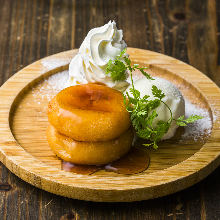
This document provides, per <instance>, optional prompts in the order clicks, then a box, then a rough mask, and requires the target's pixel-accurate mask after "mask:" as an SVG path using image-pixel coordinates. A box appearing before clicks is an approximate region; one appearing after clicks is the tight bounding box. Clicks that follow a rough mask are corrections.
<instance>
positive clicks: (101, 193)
mask: <svg viewBox="0 0 220 220" xmlns="http://www.w3.org/2000/svg"><path fill="white" fill-rule="evenodd" d="M76 53H77V50H71V51H67V52H62V53H59V54H55V55H53V56H49V57H46V58H44V59H42V60H39V61H37V62H35V63H33V64H31V65H29V66H27V67H25V68H24V69H22V70H21V71H19V72H18V73H16V74H15V75H14V76H13V77H11V78H10V79H9V80H8V81H7V82H6V83H5V84H4V85H3V86H2V87H1V88H0V102H1V105H0V160H1V161H2V162H3V163H4V164H5V165H6V167H7V168H8V169H9V170H10V171H11V172H13V173H14V174H16V175H17V176H18V177H20V178H21V179H23V180H25V181H26V182H28V183H30V184H32V185H34V186H36V187H39V188H41V189H44V190H46V191H49V192H52V193H55V194H58V195H62V196H66V197H70V198H75V199H80V200H90V201H100V202H125V201H138V200H146V199H151V198H156V197H160V196H164V195H168V194H170V193H174V192H177V191H179V190H182V189H184V188H187V187H189V186H191V185H193V184H195V183H197V182H198V181H200V180H201V179H203V178H204V177H206V176H207V175H208V174H209V173H211V172H212V171H213V170H214V169H215V168H216V167H217V166H218V165H219V164H220V156H219V155H220V142H219V141H220V117H218V116H220V89H219V88H218V87H217V86H216V85H215V84H214V83H213V82H212V81H211V80H210V79H209V78H207V77H206V76H205V75H203V74H202V73H201V72H199V71H198V70H196V69H195V68H193V67H191V66H189V65H187V64H185V63H183V62H181V61H179V60H176V59H174V58H171V57H168V56H165V55H162V54H159V53H155V52H152V51H147V50H141V49H134V48H129V49H128V53H129V54H130V57H131V60H132V61H133V62H134V63H139V64H140V65H144V66H146V65H147V66H149V69H150V70H149V71H150V72H151V73H152V74H153V75H156V76H161V77H163V78H166V79H168V80H170V81H172V82H173V83H174V84H176V85H177V87H178V88H179V89H180V90H181V91H182V93H183V94H184V97H185V98H187V99H189V100H190V101H191V102H192V103H194V104H195V105H197V106H198V107H201V108H204V109H206V110H207V111H208V112H209V117H210V118H211V120H212V132H211V135H210V136H209V137H204V140H205V141H204V142H203V143H201V142H200V141H197V142H191V144H184V143H182V144H180V143H178V144H177V142H175V141H173V142H172V141H171V142H169V141H168V142H164V143H162V144H161V145H160V148H159V149H158V150H157V151H153V150H152V151H151V164H150V167H149V169H148V170H146V171H145V172H143V173H139V174H135V175H122V174H116V173H112V172H106V171H99V172H97V173H95V174H93V175H89V176H88V175H79V174H74V173H70V172H65V171H63V170H61V161H60V160H59V159H58V158H57V157H56V156H55V155H54V153H53V152H52V151H51V150H50V148H49V146H48V144H47V141H46V136H45V130H46V127H47V124H48V121H47V115H46V111H47V104H48V100H49V99H50V98H51V97H52V96H53V95H55V94H56V93H57V91H58V90H59V85H56V86H54V85H53V86H52V85H51V83H52V82H55V81H53V80H56V79H59V77H58V76H57V75H56V76H55V75H54V74H57V73H58V72H61V71H64V70H67V69H68V64H69V62H70V60H71V58H72V57H73V56H74V55H75V54H76ZM52 75H53V76H55V77H54V78H53V79H52V80H48V77H49V76H50V77H53V76H52ZM50 79H51V78H50ZM61 83H62V82H61ZM214 115H215V120H213V117H214Z"/></svg>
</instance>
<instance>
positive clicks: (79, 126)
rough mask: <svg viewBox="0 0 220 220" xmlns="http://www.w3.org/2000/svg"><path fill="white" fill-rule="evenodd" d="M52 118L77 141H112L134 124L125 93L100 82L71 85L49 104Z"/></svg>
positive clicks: (49, 114) (51, 120)
mask: <svg viewBox="0 0 220 220" xmlns="http://www.w3.org/2000/svg"><path fill="white" fill-rule="evenodd" d="M48 119H49V122H50V124H51V125H53V126H54V127H55V128H56V129H57V131H58V132H59V133H61V134H63V135H65V136H67V137H70V138H73V139H74V140H76V141H86V142H88V141H93V142H94V141H109V140H112V139H115V138H117V137H119V136H120V135H121V134H123V133H124V132H125V131H126V130H128V128H129V127H130V126H131V122H130V116H129V113H128V112H127V110H126V108H125V105H124V101H123V95H122V94H121V93H120V92H119V91H117V90H115V89H112V88H109V87H107V86H104V85H99V84H93V83H89V84H83V85H76V86H71V87H68V88H66V89H64V90H62V91H61V92H59V93H58V94H57V95H56V96H55V97H54V98H53V99H52V100H51V101H50V103H49V106H48Z"/></svg>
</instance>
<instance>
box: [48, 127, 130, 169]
mask: <svg viewBox="0 0 220 220" xmlns="http://www.w3.org/2000/svg"><path fill="white" fill-rule="evenodd" d="M47 140H48V143H49V145H50V147H51V149H52V150H53V152H54V153H55V154H56V155H57V156H58V157H60V158H61V159H63V160H64V161H67V162H71V163H75V164H84V165H101V164H107V163H109V162H112V161H114V160H117V159H119V158H120V157H121V156H123V155H124V154H126V153H127V152H128V151H129V150H130V148H131V143H132V140H133V132H132V129H128V130H127V131H125V132H124V133H123V134H122V135H121V136H119V137H118V138H116V139H114V140H110V141H100V142H81V141H75V140H73V139H72V138H69V137H67V136H65V135H62V134H60V133H59V132H58V131H57V130H56V129H55V128H54V127H53V126H52V125H49V127H48V129H47Z"/></svg>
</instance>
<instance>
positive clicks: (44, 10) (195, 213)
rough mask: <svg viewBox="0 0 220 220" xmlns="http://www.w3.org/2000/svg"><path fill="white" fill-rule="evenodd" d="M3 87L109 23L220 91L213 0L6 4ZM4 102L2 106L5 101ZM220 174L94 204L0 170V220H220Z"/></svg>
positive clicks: (1, 10) (218, 11) (0, 63)
mask: <svg viewBox="0 0 220 220" xmlns="http://www.w3.org/2000/svg"><path fill="white" fill-rule="evenodd" d="M0 5H1V7H0V30H1V35H0V85H1V84H2V83H3V82H5V81H6V80H7V79H8V78H9V77H10V76H11V75H13V74H14V73H15V72H17V71H18V70H19V69H21V68H22V67H24V66H26V65H28V64H29V63H31V62H33V61H35V60H37V59H39V58H41V57H45V56H47V55H50V54H54V53H57V52H61V51H64V50H68V49H71V48H74V47H76V48H77V47H79V46H80V44H81V43H82V41H83V39H84V37H85V36H86V34H87V32H88V31H89V30H90V29H91V28H93V27H96V26H101V25H103V24H104V23H106V22H108V21H109V20H115V21H116V22H117V25H118V27H119V28H121V29H123V30H124V38H125V40H126V42H127V44H128V45H129V46H131V47H139V48H144V49H150V50H154V51H158V52H162V53H165V54H167V55H170V56H173V57H176V58H178V59H180V60H183V61H185V62H187V63H190V64H191V65H193V66H195V67H196V68H198V69H200V70H201V71H203V72H204V73H205V74H207V75H208V76H209V77H211V78H212V79H213V80H214V81H215V82H216V83H217V84H218V85H220V75H219V74H220V73H219V63H220V61H219V60H220V59H219V54H220V52H219V49H218V47H219V46H218V45H219V42H220V34H219V30H220V3H219V1H214V0H210V1H208V0H204V1H193V0H188V1H179V0H158V1H156V0H140V1H132V0H94V1H89V0H80V1H79V0H64V1H59V0H7V1H5V0H0ZM0 101H1V100H0ZM219 185H220V168H218V169H217V170H216V171H215V172H213V174H211V175H210V176H209V177H208V178H206V179H205V180H203V181H202V182H201V183H198V184H196V185H195V186H193V187H190V188H189V189H186V190H184V191H182V192H179V193H176V194H174V195H169V196H166V197H163V198H159V199H155V200H150V201H142V202H135V203H121V204H118V203H111V204H105V203H92V202H83V201H78V200H72V199H68V198H63V197H60V196H56V195H53V194H50V193H48V192H45V191H42V190H40V189H37V188H35V187H33V186H31V185H29V184H27V183H25V182H24V181H22V180H20V179H19V178H17V177H16V176H15V175H14V174H12V173H11V172H9V171H8V170H7V168H5V166H4V165H2V164H1V165H0V219H9V220H10V219H46V220H47V219H55V220H56V219H63V220H64V219H95V220H96V219H135V220H137V219H156V220H157V219H190V220H191V219H193V220H194V219H195V220H197V219H211V220H212V219H220V212H219V210H220V209H219V207H220V188H219Z"/></svg>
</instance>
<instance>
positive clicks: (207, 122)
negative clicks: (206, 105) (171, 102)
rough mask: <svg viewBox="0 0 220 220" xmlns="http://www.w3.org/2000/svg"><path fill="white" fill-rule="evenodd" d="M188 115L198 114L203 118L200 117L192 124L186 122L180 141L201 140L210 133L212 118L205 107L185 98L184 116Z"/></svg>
mask: <svg viewBox="0 0 220 220" xmlns="http://www.w3.org/2000/svg"><path fill="white" fill-rule="evenodd" d="M190 115H200V116H202V117H203V119H200V120H198V121H196V122H194V123H192V124H188V125H187V126H186V127H185V132H184V134H183V135H182V137H181V142H182V141H187V140H193V141H198V140H202V139H203V138H204V137H207V136H209V135H210V134H211V130H212V119H211V118H210V115H209V112H208V111H207V110H206V109H203V108H199V107H198V106H196V105H194V104H192V103H191V102H190V101H188V100H187V99H185V117H186V118H188V117H189V116H190Z"/></svg>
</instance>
